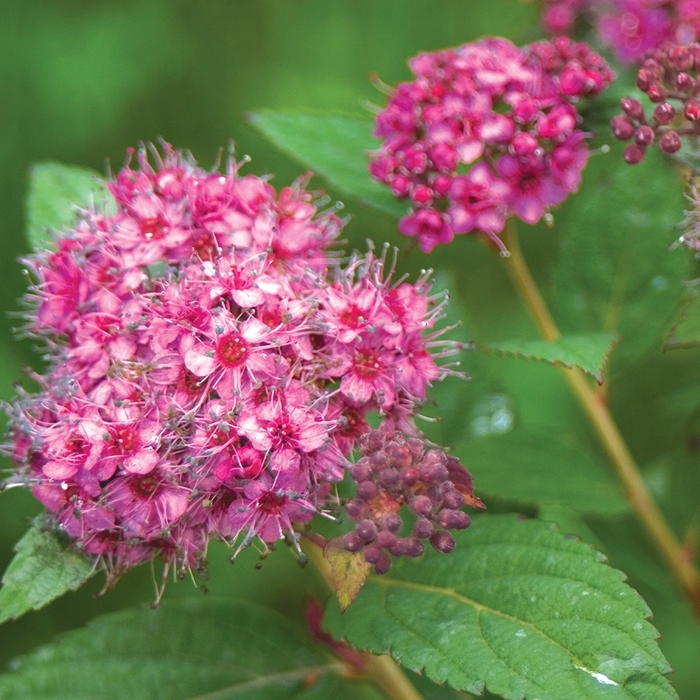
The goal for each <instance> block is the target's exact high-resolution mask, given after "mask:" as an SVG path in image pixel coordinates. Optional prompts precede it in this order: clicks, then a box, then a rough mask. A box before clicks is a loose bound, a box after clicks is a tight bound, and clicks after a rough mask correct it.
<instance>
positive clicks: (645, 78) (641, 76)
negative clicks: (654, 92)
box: [622, 68, 654, 116]
mask: <svg viewBox="0 0 700 700" xmlns="http://www.w3.org/2000/svg"><path fill="white" fill-rule="evenodd" d="M653 79H654V78H653V76H652V75H650V74H649V72H648V71H646V70H645V69H644V68H640V70H639V72H638V73H637V87H638V88H639V89H640V90H642V91H643V92H646V91H647V90H648V89H649V86H650V85H651V84H652V81H653ZM627 99H631V98H627ZM622 109H624V107H623V108H622ZM630 116H631V115H630Z"/></svg>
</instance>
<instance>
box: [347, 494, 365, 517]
mask: <svg viewBox="0 0 700 700" xmlns="http://www.w3.org/2000/svg"><path fill="white" fill-rule="evenodd" d="M364 512H365V504H364V503H363V502H362V501H359V500H357V499H356V498H354V499H353V500H352V501H349V502H348V503H347V505H346V506H345V513H346V514H347V516H348V518H350V520H359V519H360V518H362V514H363V513H364Z"/></svg>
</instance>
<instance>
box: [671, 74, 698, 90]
mask: <svg viewBox="0 0 700 700" xmlns="http://www.w3.org/2000/svg"><path fill="white" fill-rule="evenodd" d="M674 86H675V88H676V90H678V91H679V92H690V91H691V90H693V88H694V87H695V79H694V78H693V76H691V75H690V74H688V73H679V74H678V75H677V76H676V80H675V84H674Z"/></svg>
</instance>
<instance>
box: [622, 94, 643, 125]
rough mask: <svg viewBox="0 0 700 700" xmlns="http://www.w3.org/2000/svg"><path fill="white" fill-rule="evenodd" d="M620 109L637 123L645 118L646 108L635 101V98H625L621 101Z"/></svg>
mask: <svg viewBox="0 0 700 700" xmlns="http://www.w3.org/2000/svg"><path fill="white" fill-rule="evenodd" d="M620 107H622V111H623V112H624V113H625V114H626V115H627V116H628V117H629V118H630V119H634V120H635V121H639V120H640V119H642V118H643V117H644V107H642V103H641V102H640V101H639V100H635V99H634V98H633V97H623V98H622V99H621V100H620Z"/></svg>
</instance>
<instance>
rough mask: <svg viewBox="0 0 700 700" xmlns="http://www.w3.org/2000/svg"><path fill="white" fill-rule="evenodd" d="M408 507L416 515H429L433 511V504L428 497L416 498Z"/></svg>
mask: <svg viewBox="0 0 700 700" xmlns="http://www.w3.org/2000/svg"><path fill="white" fill-rule="evenodd" d="M408 505H409V507H410V509H411V510H412V511H413V512H414V513H415V514H416V515H428V513H430V511H431V510H432V509H433V503H432V501H431V500H430V499H429V498H428V497H427V496H416V497H415V498H414V499H413V500H412V501H411V502H410V503H409V504H408Z"/></svg>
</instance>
